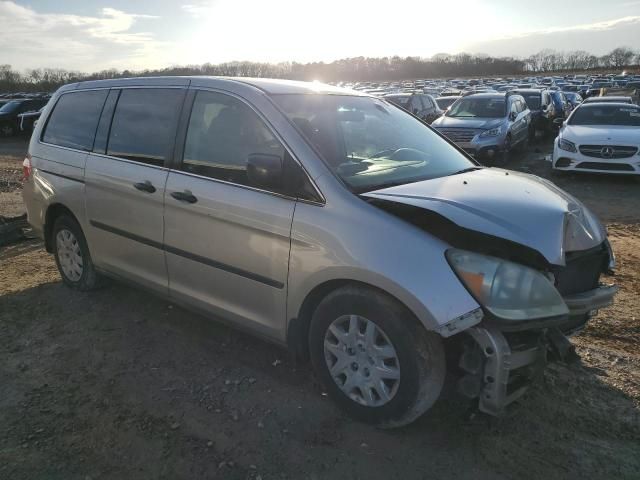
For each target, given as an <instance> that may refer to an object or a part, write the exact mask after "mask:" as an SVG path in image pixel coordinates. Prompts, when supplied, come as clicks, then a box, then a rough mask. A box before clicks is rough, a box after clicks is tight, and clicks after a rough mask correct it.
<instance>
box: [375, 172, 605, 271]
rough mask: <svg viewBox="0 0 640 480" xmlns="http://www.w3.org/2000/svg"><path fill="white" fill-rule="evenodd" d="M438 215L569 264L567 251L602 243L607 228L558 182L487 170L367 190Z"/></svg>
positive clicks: (560, 263)
mask: <svg viewBox="0 0 640 480" xmlns="http://www.w3.org/2000/svg"><path fill="white" fill-rule="evenodd" d="M363 196H365V197H370V198H377V199H380V200H385V201H392V202H397V203H402V204H406V205H412V206H414V207H418V208H421V209H425V210H429V211H432V212H434V213H437V214H439V215H441V216H443V217H445V218H447V219H448V220H450V221H451V222H453V223H455V224H457V225H458V226H460V227H463V228H466V229H469V230H474V231H477V232H481V233H484V234H487V235H492V236H495V237H500V238H504V239H506V240H510V241H513V242H516V243H519V244H521V245H525V246H527V247H529V248H532V249H534V250H536V251H538V252H539V253H540V254H541V255H542V256H543V257H544V258H545V259H546V260H547V261H548V262H549V263H551V264H554V265H564V263H565V262H564V254H565V252H569V251H580V250H587V249H589V248H593V247H595V246H597V245H599V244H601V243H602V242H603V241H604V240H605V238H606V231H605V229H604V227H603V226H602V224H601V223H600V222H599V221H598V219H597V218H596V217H595V216H594V215H593V214H592V213H591V212H590V211H589V210H588V209H587V208H586V207H585V206H584V205H582V203H580V202H579V201H578V200H576V199H575V198H573V197H572V196H571V195H569V194H568V193H566V192H564V191H563V190H561V189H559V188H558V187H556V186H555V185H554V184H553V183H551V182H549V181H547V180H544V179H542V178H539V177H536V176H534V175H528V174H524V173H519V172H513V171H507V170H502V169H497V168H483V169H479V170H474V171H470V172H466V173H461V174H458V175H451V176H447V177H441V178H434V179H431V180H425V181H422V182H416V183H409V184H406V185H400V186H395V187H389V188H384V189H380V190H375V191H372V192H368V193H365V194H363Z"/></svg>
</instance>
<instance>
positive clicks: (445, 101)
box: [436, 97, 460, 110]
mask: <svg viewBox="0 0 640 480" xmlns="http://www.w3.org/2000/svg"><path fill="white" fill-rule="evenodd" d="M458 98H460V97H438V98H436V103H437V104H438V108H439V109H440V110H446V109H447V108H449V107H450V106H451V105H452V104H453V102H455V101H456V100H458Z"/></svg>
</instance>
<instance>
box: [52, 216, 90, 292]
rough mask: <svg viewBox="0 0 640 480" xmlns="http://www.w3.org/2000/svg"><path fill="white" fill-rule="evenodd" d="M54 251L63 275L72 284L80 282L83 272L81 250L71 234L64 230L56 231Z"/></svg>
mask: <svg viewBox="0 0 640 480" xmlns="http://www.w3.org/2000/svg"><path fill="white" fill-rule="evenodd" d="M56 250H57V253H58V262H59V263H60V268H61V270H62V272H63V273H64V275H65V276H66V277H67V278H68V279H69V280H71V281H72V282H77V281H78V280H80V278H81V277H82V271H83V262H82V250H81V249H80V243H79V242H78V239H77V238H76V237H75V235H74V234H73V232H71V231H70V230H67V229H66V228H63V229H61V230H60V231H58V233H57V235H56Z"/></svg>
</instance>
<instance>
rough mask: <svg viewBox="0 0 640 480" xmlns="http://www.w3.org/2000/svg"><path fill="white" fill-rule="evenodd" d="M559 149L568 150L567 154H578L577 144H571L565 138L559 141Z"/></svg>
mask: <svg viewBox="0 0 640 480" xmlns="http://www.w3.org/2000/svg"><path fill="white" fill-rule="evenodd" d="M558 148H560V149H562V150H566V151H567V152H574V153H575V152H576V151H577V150H576V144H575V143H573V142H570V141H569V140H565V139H564V138H560V139H558Z"/></svg>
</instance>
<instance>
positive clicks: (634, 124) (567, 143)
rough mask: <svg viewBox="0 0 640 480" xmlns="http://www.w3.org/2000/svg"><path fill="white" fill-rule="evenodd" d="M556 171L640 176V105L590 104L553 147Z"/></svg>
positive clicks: (567, 124)
mask: <svg viewBox="0 0 640 480" xmlns="http://www.w3.org/2000/svg"><path fill="white" fill-rule="evenodd" d="M552 167H553V169H554V170H563V171H575V172H599V173H616V174H626V175H640V107H639V106H637V105H629V104H625V103H589V104H582V105H580V106H579V107H578V108H576V109H575V110H574V111H573V112H572V113H571V115H570V116H569V118H568V119H567V120H566V121H565V122H564V123H563V124H562V128H561V129H560V132H559V134H558V137H557V138H556V140H555V143H554V146H553V159H552Z"/></svg>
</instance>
